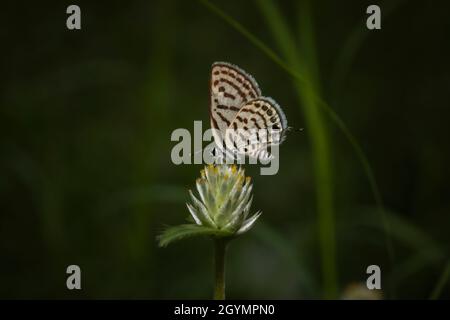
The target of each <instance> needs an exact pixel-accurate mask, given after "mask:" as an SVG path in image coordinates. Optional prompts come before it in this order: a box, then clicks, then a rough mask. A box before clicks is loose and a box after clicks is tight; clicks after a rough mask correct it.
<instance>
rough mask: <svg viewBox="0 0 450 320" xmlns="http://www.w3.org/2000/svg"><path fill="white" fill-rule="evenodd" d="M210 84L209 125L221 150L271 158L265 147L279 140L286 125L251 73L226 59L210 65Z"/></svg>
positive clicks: (234, 153) (272, 101) (280, 111)
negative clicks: (263, 94)
mask: <svg viewBox="0 0 450 320" xmlns="http://www.w3.org/2000/svg"><path fill="white" fill-rule="evenodd" d="M210 88H211V103H210V117H211V127H212V128H213V136H214V140H215V142H216V146H217V148H218V149H219V150H220V151H221V152H222V154H225V155H226V156H230V155H231V156H234V157H235V158H236V156H248V157H251V158H256V159H260V160H262V161H266V160H271V159H272V158H273V156H272V155H271V153H270V152H269V151H268V148H269V147H271V146H273V145H277V144H280V143H281V142H283V140H284V132H285V130H287V129H288V127H287V120H286V116H285V115H284V112H283V110H282V109H281V107H280V106H279V105H278V104H277V103H276V102H275V101H274V100H273V99H272V98H269V97H263V96H262V94H261V90H260V89H259V86H258V84H257V83H256V81H255V79H254V78H253V77H252V76H251V75H249V74H248V73H246V72H245V71H243V70H242V69H240V68H239V67H237V66H235V65H232V64H230V63H227V62H216V63H214V64H213V65H212V69H211V84H210Z"/></svg>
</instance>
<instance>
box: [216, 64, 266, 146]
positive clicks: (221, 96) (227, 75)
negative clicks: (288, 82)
mask: <svg viewBox="0 0 450 320" xmlns="http://www.w3.org/2000/svg"><path fill="white" fill-rule="evenodd" d="M210 88H211V89H210V90H211V103H210V116H211V127H212V128H213V129H215V130H213V135H214V139H215V141H216V142H217V145H218V147H219V148H222V147H223V141H224V134H225V131H226V129H227V128H228V127H229V126H230V125H231V122H232V121H233V120H234V118H235V117H236V114H237V113H238V112H239V110H240V109H241V107H242V106H243V105H244V104H245V103H246V102H248V101H250V100H251V99H255V98H257V97H259V96H260V95H261V91H260V89H259V87H258V84H257V83H256V81H255V79H253V77H252V76H251V75H249V74H247V73H246V72H245V71H243V70H242V69H240V68H239V67H237V66H235V65H232V64H230V63H227V62H215V63H214V64H213V65H212V69H211V86H210Z"/></svg>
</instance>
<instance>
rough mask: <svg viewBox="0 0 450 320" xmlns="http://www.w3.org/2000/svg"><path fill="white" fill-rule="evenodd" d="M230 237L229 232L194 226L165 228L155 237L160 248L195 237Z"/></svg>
mask: <svg viewBox="0 0 450 320" xmlns="http://www.w3.org/2000/svg"><path fill="white" fill-rule="evenodd" d="M232 235H233V234H232V233H231V232H228V231H225V230H219V229H214V228H211V227H205V226H199V225H196V224H181V225H179V226H174V227H169V228H167V229H166V230H164V232H163V233H162V234H161V235H159V236H158V237H157V240H158V244H159V246H160V247H166V246H167V245H169V244H170V243H172V242H174V241H178V240H181V239H185V238H190V237H195V236H214V237H230V236H232Z"/></svg>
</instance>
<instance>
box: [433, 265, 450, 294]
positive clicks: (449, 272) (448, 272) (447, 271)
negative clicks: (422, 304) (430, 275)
mask: <svg viewBox="0 0 450 320" xmlns="http://www.w3.org/2000/svg"><path fill="white" fill-rule="evenodd" d="M449 277H450V261H448V262H447V264H446V266H445V268H444V271H443V272H442V275H441V277H440V278H439V281H438V282H437V284H436V287H435V288H434V290H433V292H432V293H431V296H430V300H436V299H438V298H439V296H440V295H441V292H442V290H443V289H444V287H445V285H446V284H447V281H448V278H449Z"/></svg>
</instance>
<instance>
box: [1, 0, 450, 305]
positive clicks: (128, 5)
mask: <svg viewBox="0 0 450 320" xmlns="http://www.w3.org/2000/svg"><path fill="white" fill-rule="evenodd" d="M70 4H72V3H71V2H70V3H69V2H65V1H60V2H57V3H56V2H47V1H37V2H29V3H28V4H25V3H16V2H7V3H3V4H2V9H1V11H0V21H1V24H2V25H3V27H2V28H1V29H0V37H1V39H2V50H1V60H0V64H1V71H2V77H1V80H0V81H1V87H0V108H1V109H0V298H7V299H16V298H51V299H54V298H63V299H72V298H73V299H79V298H86V299H93V298H114V299H116V298H125V299H131V298H138V299H170V298H177V299H182V298H188V299H191V298H203V299H207V298H210V297H211V295H212V287H213V274H212V271H213V266H212V253H213V251H212V248H213V246H212V243H211V241H209V240H207V239H203V238H198V239H191V240H186V241H182V242H179V243H175V244H173V245H170V246H169V247H168V248H165V249H160V248H158V247H157V243H156V241H155V237H156V236H157V235H158V234H159V233H160V232H161V230H162V229H163V228H164V226H166V225H176V224H180V223H183V222H185V218H186V217H187V216H188V212H187V209H186V207H185V202H186V200H187V190H188V188H192V187H193V186H194V183H195V179H196V178H197V177H198V176H199V170H200V169H201V168H202V166H201V165H179V166H176V165H174V164H172V162H171V159H170V153H171V149H172V147H173V146H174V145H175V144H176V143H175V142H171V141H170V135H171V133H172V131H173V130H174V129H176V128H187V129H189V130H191V131H193V121H194V120H202V121H203V122H204V129H206V128H208V127H209V115H208V103H209V96H208V94H209V88H208V82H209V72H210V66H211V64H212V63H213V62H214V61H229V62H231V63H234V64H237V65H238V66H240V67H241V68H243V69H244V70H246V71H248V72H249V73H250V74H252V75H253V76H254V77H255V78H256V79H257V81H258V83H259V85H260V87H261V88H262V91H263V94H264V95H267V96H271V97H273V98H274V99H275V100H277V102H278V103H279V104H280V105H281V106H282V107H283V109H284V111H285V113H286V115H287V118H288V122H289V124H290V125H291V126H294V127H297V128H300V127H302V128H304V130H303V132H302V133H291V134H289V136H288V139H287V141H286V142H285V143H284V144H283V145H282V146H281V148H280V170H279V172H278V174H277V175H275V176H261V175H259V168H258V167H255V166H246V171H247V174H248V175H251V176H252V178H253V180H254V197H255V198H254V201H253V210H254V211H256V210H262V211H263V215H262V217H261V218H260V219H259V221H258V223H257V224H256V226H255V228H254V229H253V230H252V231H251V232H249V233H248V234H246V235H245V236H243V237H241V238H240V239H238V240H236V241H235V242H233V243H232V245H231V247H230V249H229V254H228V261H227V295H228V297H229V298H234V299H241V298H246V299H251V298H254V299H257V298H264V299H266V298H269V299H306V298H314V299H321V298H342V297H349V296H355V295H356V296H358V294H359V292H360V291H361V288H360V287H358V286H359V285H358V284H359V283H362V285H364V284H365V281H366V279H367V277H368V275H367V274H366V268H367V266H369V265H371V264H376V265H379V266H380V267H381V272H382V292H381V293H380V292H377V294H376V297H380V295H381V296H382V297H383V298H385V299H405V298H415V299H428V298H440V299H449V298H450V286H449V283H448V282H447V280H448V279H447V278H448V277H449V274H450V264H449V261H450V260H449V258H450V257H449V249H450V232H449V231H450V215H449V211H450V197H449V196H450V194H449V191H450V189H449V186H448V181H449V178H450V170H449V166H448V163H449V160H450V150H449V147H448V138H449V137H450V128H449V126H448V123H449V116H450V111H449V99H448V94H449V92H450V68H449V63H448V57H449V56H450V46H449V43H450V41H449V36H450V20H449V19H448V12H449V10H450V6H449V4H448V3H446V2H445V1H427V2H423V1H407V0H403V1H402V0H390V1H384V2H383V1H380V2H378V1H377V3H376V4H378V5H379V6H380V7H381V16H382V29H381V30H375V31H369V30H367V28H366V18H367V17H368V15H367V14H366V8H367V6H368V5H369V4H375V3H373V2H365V1H346V2H345V5H344V4H343V3H342V2H336V1H331V0H321V1H269V0H260V1H245V2H244V1H211V2H205V1H143V0H140V1H109V2H98V3H93V2H92V1H90V2H88V1H77V2H76V4H77V5H79V6H80V7H81V24H82V29H81V30H79V31H70V30H68V29H67V28H66V19H67V17H68V15H67V14H66V8H67V6H69V5H70ZM247 31H248V33H247ZM255 39H259V40H255ZM258 41H260V42H258ZM272 53H274V54H275V55H276V57H274V56H273V55H272ZM277 59H279V60H277ZM297 76H301V78H302V80H299V79H298V77H297ZM317 96H319V97H320V99H321V100H322V101H325V102H326V105H324V103H319V102H318V99H316V97H317ZM330 110H333V111H334V112H335V113H336V114H337V115H339V119H340V120H342V122H340V120H339V119H338V118H336V117H333V116H332V114H330V112H329V111H330ZM330 115H331V116H330ZM352 137H353V138H354V140H353V138H352ZM383 205H384V209H382V207H383ZM71 264H76V265H79V266H80V268H81V270H82V290H81V291H77V290H73V291H69V290H67V288H66V278H67V274H66V268H67V266H68V265H71ZM362 291H364V290H362ZM363 294H367V292H366V293H363Z"/></svg>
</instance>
